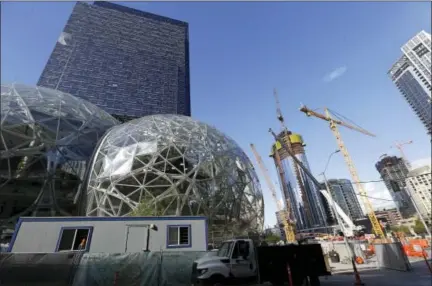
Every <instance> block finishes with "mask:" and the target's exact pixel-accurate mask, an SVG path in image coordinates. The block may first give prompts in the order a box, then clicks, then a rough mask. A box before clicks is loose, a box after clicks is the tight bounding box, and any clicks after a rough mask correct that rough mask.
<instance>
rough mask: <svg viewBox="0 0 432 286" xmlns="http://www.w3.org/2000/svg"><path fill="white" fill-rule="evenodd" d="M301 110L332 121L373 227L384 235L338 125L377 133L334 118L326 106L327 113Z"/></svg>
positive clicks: (368, 133) (304, 107)
mask: <svg viewBox="0 0 432 286" xmlns="http://www.w3.org/2000/svg"><path fill="white" fill-rule="evenodd" d="M300 111H301V112H303V113H305V114H306V115H307V116H314V117H317V118H319V119H322V120H325V121H328V122H329V123H330V130H331V131H332V133H333V135H334V136H335V138H336V141H337V144H338V147H339V149H340V150H341V152H342V154H343V157H344V159H345V163H346V164H347V166H348V170H349V172H350V173H351V177H352V179H353V181H354V183H355V185H356V186H357V189H358V191H359V194H360V197H361V198H362V201H363V204H364V206H365V208H366V212H367V214H368V217H369V220H370V221H371V224H372V228H373V230H374V232H375V234H376V235H377V236H379V237H384V233H383V230H382V228H381V225H380V223H379V221H378V219H377V217H376V216H375V212H374V209H373V207H372V204H371V202H370V201H369V199H368V198H367V193H366V190H365V189H364V188H363V185H362V184H361V182H360V178H359V176H358V173H357V170H356V168H355V166H354V162H353V160H352V159H351V156H350V154H349V152H348V150H347V148H346V147H345V143H344V142H343V140H342V137H341V134H340V132H339V129H338V125H341V126H345V127H347V128H349V129H352V130H355V131H358V132H360V133H363V134H365V135H368V136H372V137H374V136H375V135H374V134H372V133H370V132H368V131H366V130H365V129H362V128H359V127H356V126H353V125H351V124H348V123H346V122H343V121H340V120H335V119H333V118H332V116H331V115H330V112H329V110H328V109H327V108H325V115H323V114H320V113H317V112H315V111H313V110H310V109H308V108H307V107H306V106H302V107H301V108H300Z"/></svg>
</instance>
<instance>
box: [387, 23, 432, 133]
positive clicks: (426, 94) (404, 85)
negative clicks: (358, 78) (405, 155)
mask: <svg viewBox="0 0 432 286" xmlns="http://www.w3.org/2000/svg"><path fill="white" fill-rule="evenodd" d="M402 52H403V55H402V57H401V58H400V59H399V60H398V61H397V62H396V63H395V64H394V65H393V66H392V68H391V69H390V71H389V72H388V74H389V75H390V77H391V79H392V80H393V82H394V83H395V84H396V86H397V88H398V89H399V91H400V92H401V93H402V94H403V96H404V97H405V99H406V100H407V101H408V103H409V105H410V106H411V107H412V109H413V110H414V111H415V113H416V114H417V116H418V117H419V118H420V120H421V121H422V122H423V124H424V126H425V127H426V129H427V131H428V134H431V132H432V117H431V91H432V89H431V35H430V34H428V33H426V32H425V31H421V32H420V33H418V34H417V35H415V36H414V37H413V38H412V39H411V40H409V41H408V43H406V44H405V45H403V46H402Z"/></svg>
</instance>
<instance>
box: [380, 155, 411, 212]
mask: <svg viewBox="0 0 432 286" xmlns="http://www.w3.org/2000/svg"><path fill="white" fill-rule="evenodd" d="M375 168H376V169H377V171H378V172H379V173H380V175H381V178H382V179H383V180H384V184H385V185H386V187H387V189H388V190H389V192H390V195H391V196H392V198H393V201H394V203H395V205H396V208H397V209H398V210H399V211H400V213H401V215H402V217H403V218H408V217H410V216H412V215H413V214H414V213H415V208H414V206H413V204H412V201H411V199H410V197H409V194H408V192H407V189H406V183H405V179H406V177H407V174H408V172H409V170H408V168H407V166H406V164H405V162H404V160H403V159H402V158H399V157H396V156H388V155H387V154H384V155H382V156H381V157H380V160H379V161H378V162H377V163H376V164H375Z"/></svg>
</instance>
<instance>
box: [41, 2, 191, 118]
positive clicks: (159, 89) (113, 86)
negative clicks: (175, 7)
mask: <svg viewBox="0 0 432 286" xmlns="http://www.w3.org/2000/svg"><path fill="white" fill-rule="evenodd" d="M38 85H40V86H45V87H50V88H54V89H58V90H61V91H64V92H68V93H71V94H72V95H75V96H77V97H80V98H83V99H86V100H88V101H90V102H91V103H93V104H95V105H97V106H99V107H101V108H103V109H104V110H106V111H107V112H109V113H110V114H112V115H114V116H115V117H117V118H118V119H120V120H122V121H127V120H130V119H133V118H137V117H142V116H145V115H151V114H182V115H187V116H190V114H191V110H190V109H191V108H190V87H189V32H188V24H187V23H185V22H182V21H178V20H173V19H170V18H166V17H162V16H158V15H154V14H150V13H147V12H142V11H139V10H135V9H132V8H128V7H124V6H121V5H117V4H113V3H109V2H95V3H94V4H87V3H81V2H79V3H77V4H76V6H75V7H74V9H73V12H72V15H71V16H70V18H69V20H68V21H67V23H66V27H65V28H64V30H63V32H62V34H61V35H60V38H59V40H58V41H57V43H56V45H55V47H54V50H53V52H52V54H51V57H50V58H49V60H48V63H47V65H46V66H45V69H44V70H43V72H42V75H41V77H40V79H39V82H38Z"/></svg>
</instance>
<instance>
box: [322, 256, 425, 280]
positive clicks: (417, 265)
mask: <svg viewBox="0 0 432 286" xmlns="http://www.w3.org/2000/svg"><path fill="white" fill-rule="evenodd" d="M429 263H431V261H429ZM411 266H412V268H413V270H412V271H410V272H401V271H395V270H378V269H371V270H366V269H364V270H362V271H360V279H361V282H363V283H364V284H365V285H366V286H407V285H413V286H431V285H432V273H430V271H429V269H428V268H427V265H426V262H425V261H424V260H423V261H416V262H412V263H411ZM354 282H355V277H354V274H353V273H352V272H345V273H336V274H334V275H332V276H328V277H323V278H321V285H322V286H346V285H354Z"/></svg>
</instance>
